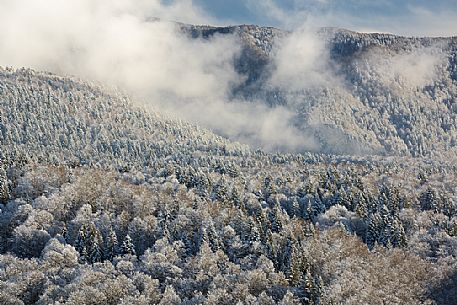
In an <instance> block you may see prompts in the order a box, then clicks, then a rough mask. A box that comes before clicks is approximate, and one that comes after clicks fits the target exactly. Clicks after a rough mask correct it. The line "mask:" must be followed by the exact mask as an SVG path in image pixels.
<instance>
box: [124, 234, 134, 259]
mask: <svg viewBox="0 0 457 305" xmlns="http://www.w3.org/2000/svg"><path fill="white" fill-rule="evenodd" d="M122 254H123V255H128V254H130V255H136V252H135V247H134V246H133V242H132V238H131V237H130V235H128V234H127V236H125V239H124V242H123V243H122Z"/></svg>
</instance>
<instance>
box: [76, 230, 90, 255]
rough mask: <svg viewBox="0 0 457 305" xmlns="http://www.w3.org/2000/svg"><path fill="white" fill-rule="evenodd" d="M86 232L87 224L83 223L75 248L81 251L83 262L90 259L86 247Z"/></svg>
mask: <svg viewBox="0 0 457 305" xmlns="http://www.w3.org/2000/svg"><path fill="white" fill-rule="evenodd" d="M86 233H87V232H86V225H82V226H81V227H80V228H79V231H78V236H77V237H76V240H75V249H76V251H78V252H79V258H80V261H81V262H87V261H88V256H87V248H86V243H87V235H86Z"/></svg>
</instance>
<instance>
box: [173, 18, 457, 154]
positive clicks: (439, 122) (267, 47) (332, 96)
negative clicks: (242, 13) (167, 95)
mask: <svg viewBox="0 0 457 305" xmlns="http://www.w3.org/2000/svg"><path fill="white" fill-rule="evenodd" d="M181 28H182V30H183V31H184V32H186V33H189V35H190V36H191V37H195V38H197V37H203V38H205V39H211V37H213V36H214V35H215V34H218V35H225V34H233V35H236V37H239V39H240V44H241V45H242V51H241V53H240V56H238V57H237V58H236V59H235V62H234V65H235V68H236V71H238V72H239V73H240V74H243V75H245V76H247V77H246V80H245V81H244V82H243V84H242V85H240V86H237V87H235V88H233V90H232V97H233V98H242V99H245V100H246V101H250V100H259V101H262V102H265V103H267V104H268V105H270V106H271V107H275V106H278V105H282V106H286V107H287V108H289V109H291V110H292V111H294V112H295V113H296V117H295V118H293V122H291V124H295V125H296V126H297V127H298V128H300V129H301V130H303V131H304V132H307V133H311V134H313V136H314V137H315V139H317V141H318V142H319V143H320V148H319V151H320V152H326V153H336V154H385V155H405V156H415V157H416V156H444V157H450V156H451V157H454V156H456V155H457V148H456V145H457V127H456V126H457V37H452V38H407V37H400V36H395V35H391V34H364V33H356V32H351V31H347V30H343V29H336V28H322V29H319V30H318V31H317V39H318V40H321V41H322V42H324V44H325V48H324V49H323V50H322V56H323V57H325V60H326V63H325V66H323V67H317V68H316V69H318V70H319V71H317V73H321V74H325V76H326V77H327V79H326V81H324V82H322V83H318V84H313V85H307V84H305V83H306V82H305V83H304V84H303V86H302V87H300V86H299V87H297V86H294V88H287V87H284V86H283V85H280V84H279V85H278V84H275V83H274V82H271V81H270V78H271V75H272V74H273V73H274V70H275V64H276V63H275V56H276V55H277V51H278V50H280V49H281V47H282V46H283V45H284V44H287V43H290V42H288V39H289V38H290V39H300V35H295V34H292V33H289V32H284V31H281V30H278V29H274V28H263V27H258V26H234V27H222V28H217V27H209V26H188V25H181ZM297 65H300V63H299V62H297ZM310 77H312V75H311V76H310ZM329 78H330V79H329Z"/></svg>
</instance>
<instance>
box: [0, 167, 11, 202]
mask: <svg viewBox="0 0 457 305" xmlns="http://www.w3.org/2000/svg"><path fill="white" fill-rule="evenodd" d="M9 198H10V191H9V186H8V177H7V176H6V171H5V169H4V168H3V163H2V162H1V161H0V204H6V203H7V202H8V200H9Z"/></svg>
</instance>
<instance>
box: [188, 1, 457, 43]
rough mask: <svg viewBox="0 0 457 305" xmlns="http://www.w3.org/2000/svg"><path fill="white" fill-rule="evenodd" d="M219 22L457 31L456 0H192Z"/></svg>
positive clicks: (408, 31)
mask: <svg viewBox="0 0 457 305" xmlns="http://www.w3.org/2000/svg"><path fill="white" fill-rule="evenodd" d="M193 3H194V5H196V6H198V7H200V8H202V9H203V10H204V11H205V12H206V13H207V14H209V15H210V16H212V17H214V18H215V19H217V20H220V21H221V22H222V23H247V24H260V25H269V26H278V27H283V28H289V27H290V28H293V27H296V26H297V25H300V23H305V22H307V23H311V24H312V25H316V26H337V27H345V28H349V29H354V30H359V31H383V32H392V33H397V34H404V35H434V36H437V35H457V21H456V20H457V0H433V1H430V0H415V1H413V0H377V1H369V0H193Z"/></svg>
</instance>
